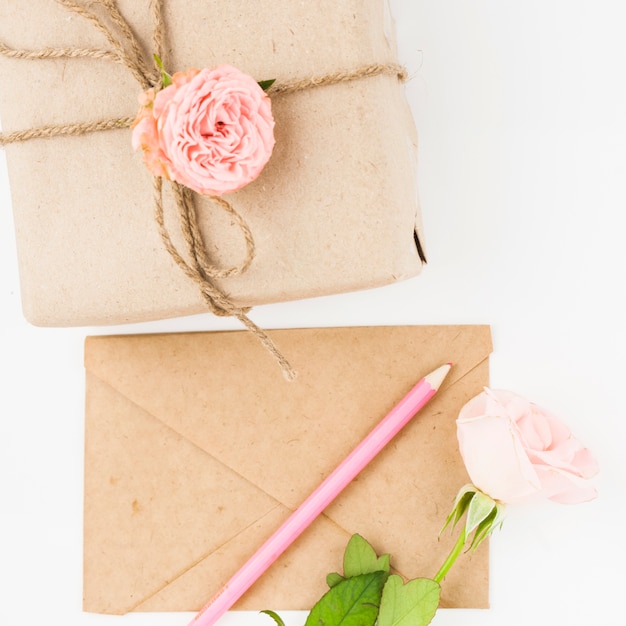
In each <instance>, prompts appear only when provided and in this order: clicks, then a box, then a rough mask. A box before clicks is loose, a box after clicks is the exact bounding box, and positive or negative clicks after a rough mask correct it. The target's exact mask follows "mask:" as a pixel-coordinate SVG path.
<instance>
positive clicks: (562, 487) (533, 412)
mask: <svg viewBox="0 0 626 626" xmlns="http://www.w3.org/2000/svg"><path fill="white" fill-rule="evenodd" d="M457 436H458V440H459V449H460V452H461V456H462V457H463V461H464V462H465V467H466V469H467V472H468V474H469V476H470V479H471V480H472V483H473V484H474V486H475V487H477V488H478V489H480V490H481V491H483V492H484V493H486V494H487V495H489V496H491V497H492V498H494V499H496V500H499V501H501V502H504V503H517V502H520V501H524V500H528V499H530V498H532V497H533V496H541V497H545V498H549V499H550V500H553V501H555V502H560V503H570V504H574V503H578V502H584V501H587V500H591V499H593V498H595V497H596V496H597V491H596V489H595V488H594V487H593V486H592V485H591V484H590V481H589V479H590V478H591V477H593V476H594V475H595V474H596V473H597V471H598V467H597V464H596V461H595V459H594V458H593V456H592V455H591V452H590V451H589V450H588V449H587V448H586V447H584V446H583V445H582V444H581V443H580V441H578V440H577V439H576V438H575V437H574V436H573V435H572V433H571V432H570V431H569V429H568V428H567V427H566V426H565V425H564V424H563V423H562V422H561V421H559V420H558V419H557V418H556V417H554V416H553V415H551V414H550V413H548V412H547V411H544V410H543V409H541V408H540V407H538V406H537V405H535V404H533V403H531V402H529V401H528V400H525V399H524V398H522V397H520V396H518V395H516V394H514V393H512V392H510V391H499V390H491V389H485V390H484V391H483V392H482V393H480V394H479V395H477V396H475V397H474V398H472V399H471V400H470V401H469V402H468V403H467V404H466V405H465V406H464V407H463V408H462V409H461V411H460V413H459V416H458V419H457Z"/></svg>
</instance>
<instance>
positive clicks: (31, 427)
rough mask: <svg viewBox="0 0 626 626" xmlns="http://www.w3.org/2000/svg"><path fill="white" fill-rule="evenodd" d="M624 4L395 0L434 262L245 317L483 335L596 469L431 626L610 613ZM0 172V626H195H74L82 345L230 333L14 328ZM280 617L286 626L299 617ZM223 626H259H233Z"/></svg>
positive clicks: (618, 519) (205, 319)
mask: <svg viewBox="0 0 626 626" xmlns="http://www.w3.org/2000/svg"><path fill="white" fill-rule="evenodd" d="M621 5H622V3H621V2H620V1H618V0H615V1H610V0H596V2H593V3H591V2H583V1H582V0H570V1H567V0H525V1H524V2H503V1H502V0H490V1H488V0H475V1H467V0H456V1H451V0H439V1H434V0H432V1H430V2H428V1H418V0H393V1H392V11H393V14H394V17H395V19H396V22H397V28H398V33H399V39H400V47H401V59H402V61H403V63H405V65H406V66H407V67H408V69H409V70H410V73H411V76H412V80H411V81H410V83H409V84H408V91H409V94H410V98H411V104H412V107H413V110H414V112H415V117H416V120H417V125H418V128H419V132H420V138H421V143H420V172H419V174H420V195H421V199H422V204H423V214H424V222H425V227H426V235H427V252H428V255H429V261H430V263H429V265H428V267H427V268H426V270H425V272H424V273H423V274H422V276H420V277H418V278H416V279H414V280H411V281H408V282H405V283H401V284H397V285H393V286H390V287H386V288H383V289H378V290H374V291H370V292H361V293H356V294H349V295H344V296H337V297H329V298H320V299H316V300H310V301H304V302H295V303H288V304H281V305H275V306H267V307H259V308H258V309H256V311H255V312H254V319H255V320H256V321H257V322H258V323H259V324H260V325H261V326H264V327H266V328H272V327H290V326H333V325H362V324H404V323H408V324H421V323H488V324H490V325H491V326H492V330H493V338H494V346H495V350H494V353H493V357H492V360H491V363H492V377H491V380H492V387H505V388H509V389H511V390H514V391H517V392H518V393H520V394H522V395H525V396H527V397H528V398H530V399H532V400H534V401H535V402H537V403H539V404H542V405H544V406H545V407H546V408H549V409H550V410H552V411H553V412H555V413H557V414H558V415H559V416H561V417H562V418H563V419H564V420H565V421H567V422H568V424H569V425H570V427H571V428H572V430H573V431H574V433H575V434H577V435H578V436H579V437H580V438H581V439H583V440H584V441H585V443H586V444H587V445H588V446H589V447H591V449H592V450H593V451H594V452H595V454H596V456H597V457H598V459H599V462H600V465H601V474H600V476H599V477H598V480H597V485H598V487H599V489H600V494H601V495H600V498H599V499H598V500H596V501H594V502H593V503H589V504H586V505H580V506H574V507H563V506H558V505H550V504H547V503H546V504H542V505H538V506H536V507H533V508H517V509H515V508H511V509H510V511H509V517H508V519H507V521H506V522H505V526H504V529H503V530H502V532H500V533H498V534H497V535H496V537H495V538H494V540H493V541H492V553H491V561H492V572H491V576H492V583H491V602H492V608H491V609H490V610H486V611H461V610H447V611H440V612H439V614H438V615H437V617H436V618H435V620H434V623H435V624H437V625H438V626H456V625H461V624H462V625H463V626H475V625H479V624H480V626H490V625H494V626H495V625H498V626H501V625H502V624H507V625H508V626H522V625H524V626H526V625H527V624H530V623H532V624H536V625H539V626H543V625H546V626H548V625H557V624H558V625H562V624H569V625H570V626H578V625H583V624H585V625H586V624H589V623H598V616H600V615H613V616H614V615H620V614H622V611H621V604H622V595H623V583H624V582H626V576H625V575H624V562H625V561H626V559H625V557H626V550H625V548H624V542H623V539H622V536H623V533H622V528H623V518H622V515H623V506H622V499H623V497H624V493H625V489H624V487H625V482H626V481H625V475H626V470H625V468H624V463H625V461H624V448H625V447H626V426H625V423H624V422H625V414H624V413H625V411H624V403H623V395H624V392H623V387H624V374H625V373H626V368H625V367H624V364H623V361H622V358H623V354H624V353H625V352H626V331H625V324H626V304H625V300H624V286H625V284H626V261H625V256H624V255H625V253H624V237H625V228H624V219H623V214H624V211H625V209H626V186H625V181H626V156H625V155H626V149H625V143H626V88H625V81H624V62H625V61H624V60H625V59H626V38H624V35H623V30H624V23H625V22H624V16H623V14H622V11H621ZM2 88H3V89H6V88H10V87H8V86H6V85H3V87H2ZM36 95H37V94H35V96H36ZM381 123H383V124H384V120H381ZM0 159H2V162H1V165H2V166H1V167H0V203H1V210H0V261H1V263H2V270H1V275H0V298H1V300H0V311H1V313H0V315H1V316H2V324H1V327H0V341H1V343H0V345H1V346H2V348H1V350H0V363H1V365H0V367H1V370H2V371H1V377H0V380H1V381H2V382H1V385H2V387H1V392H2V400H1V405H0V406H1V407H2V408H1V409H0V410H1V412H2V415H1V417H0V530H1V532H0V579H1V580H2V581H3V583H2V591H1V592H0V624H7V625H8V624H39V623H44V621H45V622H46V623H47V622H48V618H50V621H52V622H53V623H57V622H58V623H63V624H65V625H66V626H95V625H101V624H106V625H111V626H117V625H118V624H125V625H132V626H148V625H150V626H183V625H185V624H186V623H187V621H188V620H189V618H190V617H191V614H161V615H154V614H152V615H145V614H144V615H130V616H126V617H123V618H120V617H110V616H98V615H89V614H85V613H82V612H81V541H82V537H81V523H82V519H81V516H82V446H83V440H82V435H83V430H82V429H83V423H82V418H83V369H82V342H83V338H84V336H85V335H86V334H95V333H102V332H105V331H106V332H113V331H120V332H144V331H148V330H150V331H152V330H158V331H162V330H165V331H178V330H200V329H217V328H236V327H237V326H236V325H235V324H234V323H233V322H231V321H230V320H221V319H216V318H213V317H211V316H208V315H207V316H199V317H193V318H187V319H182V320H169V321H165V322H159V323H151V324H144V325H137V326H133V327H121V328H115V329H101V328H100V329H97V328H96V329H91V328H87V329H85V328H81V329H38V328H34V327H31V326H30V325H28V324H27V323H26V322H25V321H24V320H23V318H22V314H21V308H20V301H19V284H18V276H17V268H16V261H15V247H14V238H13V225H12V221H11V214H10V213H11V212H10V201H9V192H8V183H7V180H6V171H5V168H4V160H3V159H4V155H3V154H1V153H0ZM271 608H280V607H271ZM284 615H285V616H286V617H287V619H288V622H289V624H292V625H297V624H301V623H303V621H304V615H305V614H304V613H301V614H299V613H285V614H284ZM220 623H221V624H225V625H229V624H230V625H238V626H239V625H248V624H250V625H252V624H270V623H271V622H270V620H269V618H266V617H263V616H258V615H256V614H250V615H247V614H228V615H227V616H226V617H225V618H224V619H223V620H222V621H221V622H220Z"/></svg>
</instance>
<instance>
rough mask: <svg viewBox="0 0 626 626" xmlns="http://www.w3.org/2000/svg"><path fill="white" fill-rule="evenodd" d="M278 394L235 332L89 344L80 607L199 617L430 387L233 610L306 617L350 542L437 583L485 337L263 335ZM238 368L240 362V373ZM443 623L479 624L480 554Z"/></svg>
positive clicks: (340, 332) (449, 598) (371, 330)
mask: <svg viewBox="0 0 626 626" xmlns="http://www.w3.org/2000/svg"><path fill="white" fill-rule="evenodd" d="M271 336H272V338H274V339H276V340H277V341H278V340H279V341H280V342H281V344H283V345H284V346H285V347H287V348H288V349H289V351H290V354H292V355H294V357H295V358H296V359H297V361H296V364H297V367H298V369H299V372H300V375H299V376H298V379H297V380H296V381H294V382H293V383H290V384H286V383H285V382H284V380H283V379H282V377H281V374H280V372H278V371H276V369H275V368H268V367H267V366H266V363H265V361H264V355H262V354H260V351H258V350H254V349H251V346H252V345H253V344H252V343H251V342H254V338H253V337H252V336H251V335H250V334H249V333H245V332H240V331H234V332H216V333H183V334H161V335H127V336H110V337H107V336H101V337H88V338H87V340H86V344H85V363H86V376H87V381H86V382H87V386H86V389H87V392H86V393H87V397H86V452H85V518H84V525H85V526H84V608H85V610H87V611H92V612H103V613H125V612H128V611H188V610H198V609H200V608H201V607H202V606H203V605H204V604H205V603H206V602H207V601H208V600H209V599H210V598H211V597H212V596H213V594H214V593H215V592H216V591H217V590H218V589H219V588H220V587H221V586H222V585H223V584H224V583H225V582H226V580H228V579H229V578H230V576H231V575H232V574H234V573H235V572H236V571H237V569H239V567H240V566H241V565H242V564H243V563H244V562H245V561H246V560H247V558H248V557H249V556H251V555H252V554H253V553H254V551H255V550H256V549H257V548H258V547H259V546H260V545H261V544H262V543H263V542H264V541H265V539H267V538H268V537H269V536H270V535H271V534H272V532H273V531H274V530H276V528H278V526H279V525H280V524H281V523H282V522H283V521H284V520H285V519H286V518H287V517H288V516H289V514H290V512H291V511H292V510H293V509H295V508H297V506H298V505H299V504H300V503H301V502H302V501H303V500H304V499H305V498H306V497H307V496H308V495H309V493H310V492H311V491H313V489H315V487H317V485H318V484H319V483H320V482H321V481H322V480H323V479H324V477H326V476H327V475H328V474H329V473H330V472H331V471H332V470H333V469H334V468H335V467H336V466H337V465H338V464H339V462H340V461H341V460H342V459H343V458H345V456H346V455H347V454H348V453H349V452H350V451H351V450H352V449H353V448H354V447H355V446H356V445H357V444H358V442H359V441H361V440H362V439H363V437H364V436H365V435H366V434H367V433H368V432H369V431H370V430H371V429H372V428H373V427H374V426H375V425H376V424H377V423H378V421H379V420H380V419H382V418H383V417H384V416H385V415H386V414H387V413H388V412H389V410H390V409H391V408H393V406H395V404H397V402H398V401H399V400H400V399H401V398H402V397H403V396H404V395H405V394H406V392H407V391H408V390H409V389H410V388H411V387H412V386H413V385H414V384H415V383H416V382H417V381H418V380H419V379H420V378H421V377H422V376H424V375H425V374H427V373H429V372H430V371H432V370H433V369H435V368H436V367H438V366H439V365H441V364H442V363H445V362H446V361H451V362H453V363H454V366H453V368H452V370H451V372H450V374H449V375H448V378H447V379H446V381H445V383H444V385H443V386H442V388H441V389H440V391H439V393H438V394H437V395H436V396H435V398H434V399H433V400H432V401H431V402H430V403H429V404H428V405H427V406H426V408H425V409H423V411H422V412H420V414H419V416H418V417H416V418H415V419H414V420H412V422H410V423H409V424H408V425H407V426H406V427H405V428H404V429H403V431H401V432H400V433H399V434H398V435H397V436H396V438H395V439H394V440H393V441H392V442H391V443H390V444H389V445H388V446H387V447H386V448H385V449H384V450H383V451H382V452H381V453H380V454H379V455H378V457H376V458H375V459H374V460H373V461H372V462H371V463H370V465H368V467H366V468H365V469H364V470H363V471H362V472H361V474H360V475H359V476H358V477H357V478H356V479H355V480H354V481H353V482H352V483H351V484H350V485H349V486H348V487H347V488H346V489H345V490H344V491H343V492H342V493H341V494H340V495H339V496H338V498H337V499H336V500H335V501H334V502H333V503H332V504H331V505H330V506H329V507H328V508H327V509H326V511H325V512H324V513H323V514H322V515H321V516H320V517H319V518H318V519H316V520H315V521H314V522H313V524H312V525H311V526H310V527H309V528H308V529H307V530H305V532H304V533H303V534H302V535H301V536H300V538H299V539H298V540H297V541H296V542H295V543H294V544H293V545H292V546H290V547H289V548H288V549H287V551H286V552H285V553H284V554H283V555H282V556H281V557H280V559H279V560H278V561H277V562H276V563H275V564H274V565H273V566H272V567H271V568H270V569H269V570H268V571H267V572H266V573H265V574H264V575H263V576H262V577H261V579H260V580H259V581H257V583H255V585H254V586H253V587H252V588H251V589H250V590H249V591H248V593H247V594H246V595H244V597H243V598H242V599H241V600H240V601H239V603H238V604H237V605H236V607H235V608H237V609H250V610H252V609H254V610H261V609H266V608H272V609H285V610H286V609H302V610H306V609H310V608H311V607H312V605H313V604H314V603H315V601H316V600H317V599H319V597H320V596H321V595H322V593H323V592H324V591H325V590H327V587H326V586H325V577H326V574H328V573H329V572H332V571H340V570H341V564H342V556H343V551H344V549H345V546H346V543H347V541H348V539H349V538H350V536H351V535H352V534H353V533H360V534H361V535H362V536H364V537H365V538H366V539H367V540H368V541H370V542H371V543H372V545H373V546H374V547H375V549H376V550H377V551H378V552H379V553H390V554H391V556H392V559H391V563H392V568H393V569H394V570H395V571H396V572H397V573H399V574H401V575H402V576H405V577H411V578H412V577H415V576H433V575H434V574H435V572H436V571H437V570H438V568H439V566H440V565H441V564H442V562H443V559H444V558H445V556H446V554H447V553H448V551H449V550H450V549H451V547H452V545H453V543H454V539H455V536H456V535H455V534H454V533H451V532H448V531H446V532H444V533H443V534H442V536H441V538H439V537H438V536H439V532H440V530H441V528H442V525H443V523H444V521H445V519H446V516H447V514H448V513H449V512H450V510H451V507H452V504H453V501H454V498H455V496H456V493H457V492H458V490H459V489H460V488H461V487H462V486H463V485H464V484H466V483H467V482H468V477H467V475H466V473H465V470H464V466H463V464H462V460H461V459H460V455H459V453H458V446H457V442H456V430H455V419H456V416H457V414H458V412H459V410H460V408H461V406H462V405H463V404H464V403H465V402H466V401H467V400H469V399H470V398H471V397H472V396H474V395H475V394H477V393H479V392H480V391H481V390H482V388H483V386H484V385H487V384H488V357H489V354H490V351H491V338H490V330H489V327H487V326H407V327H402V326H399V327H362V328H328V329H306V330H281V331H272V332H271ZM242 355H246V358H243V357H242ZM442 603H443V606H448V607H486V606H487V604H488V549H487V547H486V545H485V546H484V547H483V546H481V548H480V550H478V551H477V552H475V553H472V554H465V555H463V556H462V557H461V558H460V560H459V561H457V563H456V564H455V566H454V568H453V569H452V570H451V572H450V573H449V574H448V576H447V577H446V580H445V582H444V584H443V595H442Z"/></svg>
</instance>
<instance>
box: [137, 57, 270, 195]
mask: <svg viewBox="0 0 626 626" xmlns="http://www.w3.org/2000/svg"><path fill="white" fill-rule="evenodd" d="M171 79H172V84H171V85H168V86H167V87H165V88H164V89H162V90H160V91H158V92H157V91H155V90H154V89H149V90H148V91H146V92H144V93H143V94H141V96H140V98H139V103H140V105H141V108H140V110H139V113H138V114H137V117H136V119H135V121H134V122H133V133H132V142H133V148H134V149H135V150H137V149H138V148H141V149H142V151H143V160H144V163H145V164H146V166H147V167H148V169H149V170H150V171H151V172H152V173H153V174H154V175H155V176H163V177H165V178H167V179H169V180H173V181H176V182H178V183H180V184H182V185H184V186H186V187H189V188H190V189H192V190H193V191H196V192H197V193H200V194H205V195H216V196H218V195H222V194H224V193H229V192H233V191H237V190H239V189H241V188H242V187H244V186H245V185H247V184H248V183H250V182H252V181H253V180H254V179H255V178H257V176H258V175H259V174H260V173H261V170H262V169H263V168H264V167H265V165H266V163H267V162H268V160H269V158H270V156H271V154H272V150H273V148H274V119H273V117H272V107H271V101H270V99H269V97H268V96H267V94H266V93H265V92H264V91H263V89H262V88H261V87H260V86H259V84H258V83H257V82H256V81H255V80H254V79H253V78H252V77H251V76H248V75H247V74H244V73H243V72H241V71H239V70H238V69H236V68H234V67H231V66H230V65H219V66H217V67H215V68H212V69H202V70H198V69H191V70H188V71H187V72H177V73H175V74H174V75H173V76H172V77H171Z"/></svg>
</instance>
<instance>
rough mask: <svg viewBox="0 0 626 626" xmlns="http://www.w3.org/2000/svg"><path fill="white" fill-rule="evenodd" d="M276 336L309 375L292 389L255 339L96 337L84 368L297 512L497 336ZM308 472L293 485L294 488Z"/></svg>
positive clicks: (480, 329) (403, 329)
mask: <svg viewBox="0 0 626 626" xmlns="http://www.w3.org/2000/svg"><path fill="white" fill-rule="evenodd" d="M271 335H272V337H273V339H274V340H275V341H276V342H277V344H278V345H279V346H280V347H281V349H282V350H283V351H284V352H285V353H286V354H288V355H289V358H290V359H291V360H292V362H293V363H294V364H295V367H296V369H297V370H298V379H297V380H296V381H295V382H293V383H286V382H285V381H284V380H283V378H282V376H281V374H280V372H279V371H278V368H275V367H272V364H271V363H269V362H268V359H267V355H266V354H265V353H264V352H263V351H262V350H259V347H258V345H256V340H255V338H254V337H252V336H251V335H250V334H249V333H245V332H212V333H185V334H175V335H173V334H162V335H134V336H111V337H90V338H88V339H87V341H86V348H85V363H86V367H87V369H88V370H89V371H90V372H91V373H92V374H93V375H95V376H97V377H99V378H100V379H102V380H103V381H106V382H107V383H108V384H109V385H111V386H112V387H113V388H115V389H116V390H118V391H119V392H120V393H122V394H124V395H125V396H127V397H128V398H129V400H131V401H132V402H134V403H135V404H137V405H139V406H141V407H142V408H144V409H145V410H146V411H148V412H149V413H151V414H152V415H154V416H156V417H157V418H158V419H159V420H160V421H162V422H163V423H164V424H166V425H167V426H169V427H170V428H172V429H173V430H175V431H176V432H177V433H180V434H181V435H182V436H184V437H185V438H186V439H188V440H189V441H191V442H193V443H194V444H195V445H196V446H198V447H200V448H201V449H202V450H204V451H206V452H207V453H208V454H211V455H212V456H214V457H215V458H216V459H219V460H220V461H221V462H222V463H224V464H225V465H226V466H228V467H230V468H232V469H234V470H235V471H236V472H238V473H239V474H241V475H242V476H243V477H245V478H246V479H247V480H249V481H251V482H252V483H254V484H256V485H258V486H259V487H261V488H262V489H263V490H265V491H267V493H269V494H270V495H272V496H273V497H275V498H276V499H277V500H279V501H280V502H282V503H284V504H286V505H287V506H289V507H290V508H294V507H295V506H297V505H298V504H299V503H300V502H301V501H302V499H303V498H304V497H306V495H308V493H310V491H311V490H312V489H314V488H315V487H316V485H317V484H318V483H319V481H320V479H321V478H323V477H324V476H325V475H326V474H327V473H328V472H329V471H330V470H332V469H333V468H334V467H335V466H336V465H337V463H339V461H340V460H341V459H342V458H343V457H344V456H345V455H346V454H347V452H349V451H350V450H351V449H352V448H353V447H354V446H355V445H356V444H357V443H358V442H359V441H360V440H361V439H362V438H363V437H364V436H365V435H366V434H367V432H369V430H370V429H371V428H372V427H373V426H374V425H375V424H376V423H377V421H378V420H380V419H381V418H382V417H383V416H384V415H385V414H386V413H387V412H388V411H389V410H390V409H391V408H392V407H393V406H394V405H395V404H396V403H397V402H398V401H399V400H400V399H401V398H402V397H403V396H404V394H405V393H406V392H407V391H408V390H409V389H410V388H411V387H412V386H413V385H414V384H415V383H416V382H417V380H418V379H419V378H420V377H421V376H423V375H425V374H427V373H428V372H429V371H431V370H432V369H435V368H436V367H437V366H439V365H440V364H441V363H443V362H446V361H451V362H453V363H454V367H453V370H452V372H451V374H450V375H449V380H447V381H446V383H445V386H444V389H445V388H446V387H450V386H452V385H454V384H455V382H456V381H458V380H460V379H462V378H463V377H464V376H465V375H466V374H467V373H468V372H470V371H471V370H472V369H473V368H474V367H476V366H477V365H478V364H479V363H481V362H483V361H484V360H486V359H487V357H488V355H489V353H490V351H491V339H490V331H489V328H488V327H487V326H394V327H389V326H378V327H358V328H325V329H291V330H280V331H273V332H271ZM251 452H253V453H251ZM383 453H384V452H383ZM303 468H306V473H305V475H304V476H302V479H301V480H300V481H299V483H298V485H294V483H293V480H292V477H293V476H294V475H298V474H302V470H303Z"/></svg>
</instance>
